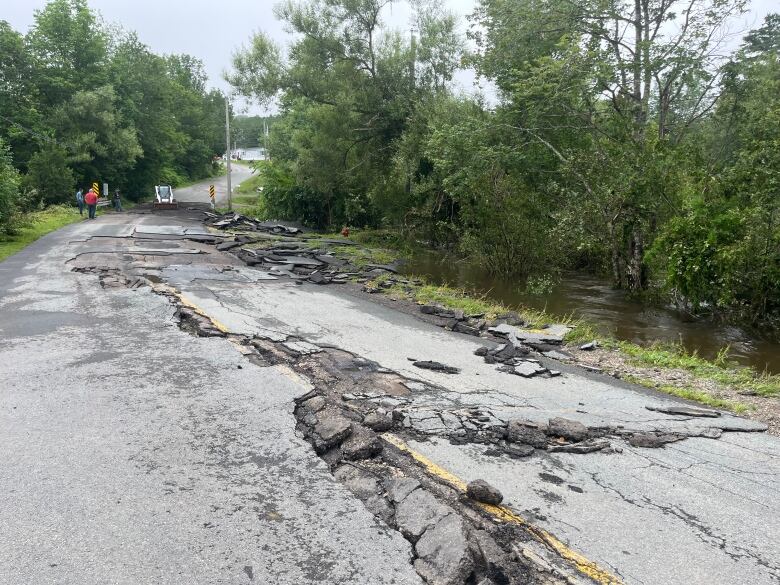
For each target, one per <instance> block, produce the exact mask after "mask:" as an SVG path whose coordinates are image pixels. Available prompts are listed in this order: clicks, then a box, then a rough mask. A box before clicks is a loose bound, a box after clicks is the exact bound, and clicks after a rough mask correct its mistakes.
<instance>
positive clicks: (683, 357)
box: [608, 340, 780, 396]
mask: <svg viewBox="0 0 780 585" xmlns="http://www.w3.org/2000/svg"><path fill="white" fill-rule="evenodd" d="M608 343H610V342H608ZM611 345H612V346H613V347H616V348H617V349H619V350H620V351H621V352H622V353H624V354H625V355H627V356H629V357H630V358H631V359H632V361H633V362H634V363H636V364H637V365H649V366H653V367H657V368H664V369H678V370H684V371H686V372H689V373H690V374H691V375H693V376H695V377H696V378H700V379H703V380H711V381H713V382H716V383H718V384H721V385H723V386H728V387H731V388H734V389H737V390H740V391H748V392H755V393H756V394H758V395H760V396H778V395H780V375H769V374H765V373H759V372H756V371H755V370H753V369H752V368H744V367H735V366H733V365H731V364H729V362H728V352H727V350H724V351H722V352H721V353H720V354H719V355H718V357H717V358H716V359H715V360H713V361H710V360H707V359H704V358H702V357H700V356H698V355H697V354H696V353H689V352H687V351H686V350H685V348H683V347H682V346H681V345H679V344H668V343H667V344H662V343H654V344H651V345H649V346H646V347H642V346H639V345H636V344H634V343H629V342H626V341H614V340H613V341H611Z"/></svg>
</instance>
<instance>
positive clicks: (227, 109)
mask: <svg viewBox="0 0 780 585" xmlns="http://www.w3.org/2000/svg"><path fill="white" fill-rule="evenodd" d="M225 144H226V145H227V192H228V211H233V185H232V183H231V180H230V102H229V101H228V98H227V96H226V97H225Z"/></svg>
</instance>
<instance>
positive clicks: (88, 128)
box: [0, 0, 225, 242]
mask: <svg viewBox="0 0 780 585" xmlns="http://www.w3.org/2000/svg"><path fill="white" fill-rule="evenodd" d="M0 55H2V58H0V234H1V233H6V234H14V233H28V232H27V231H25V230H28V228H25V227H24V226H25V225H27V224H30V223H32V224H33V225H38V226H39V227H41V226H42V223H41V222H39V221H37V220H35V219H32V220H31V219H30V218H35V217H38V215H36V214H38V211H39V210H41V209H45V208H47V207H50V206H58V205H61V204H70V205H73V204H75V193H76V190H77V189H78V188H82V189H84V190H85V191H86V190H87V189H88V188H89V186H90V185H91V184H92V183H93V182H97V183H101V184H102V183H103V182H107V183H108V184H109V187H110V189H111V191H112V192H113V190H114V189H115V188H118V189H120V190H121V192H122V193H123V199H124V201H125V202H127V203H130V202H131V201H134V200H135V201H137V200H140V199H143V198H148V197H149V196H150V195H151V194H152V193H153V192H154V185H156V184H161V183H164V184H171V185H174V186H183V185H186V184H189V183H191V182H194V181H196V180H198V179H203V178H207V177H209V176H213V175H215V174H218V173H219V172H220V167H221V165H220V161H219V158H218V156H220V155H221V154H222V153H223V152H224V146H225V142H224V126H223V125H224V119H225V114H224V107H225V101H224V99H225V98H224V95H223V94H222V93H221V92H219V91H216V90H210V89H208V88H207V85H206V82H207V80H206V75H205V73H204V68H203V64H202V63H201V62H200V61H199V60H197V59H195V58H193V57H191V56H189V55H180V54H171V55H157V54H155V53H153V52H152V51H151V50H150V49H149V48H148V47H147V46H145V45H144V44H143V43H141V42H140V41H139V39H138V37H137V35H136V34H135V33H134V32H132V31H126V30H124V29H121V28H119V27H117V26H113V25H111V24H110V23H106V22H104V21H103V20H102V18H101V17H100V15H99V14H98V13H97V12H95V11H93V10H92V9H90V7H89V6H88V4H87V1H86V0H50V1H49V2H48V3H47V4H46V5H45V7H44V8H42V9H40V10H36V11H35V12H34V22H33V25H32V26H31V28H30V29H29V31H28V32H27V33H26V34H22V33H20V32H18V31H16V30H14V29H13V28H12V27H11V26H10V25H9V24H8V23H7V22H5V21H2V20H0ZM57 209H59V208H55V209H54V211H52V212H51V213H50V214H48V215H46V214H44V216H45V217H47V218H49V219H47V220H46V221H52V218H53V217H60V215H59V211H58V210H57ZM31 213H32V215H30V214H31ZM12 237H13V238H16V239H15V241H17V242H18V241H21V240H19V239H18V236H12Z"/></svg>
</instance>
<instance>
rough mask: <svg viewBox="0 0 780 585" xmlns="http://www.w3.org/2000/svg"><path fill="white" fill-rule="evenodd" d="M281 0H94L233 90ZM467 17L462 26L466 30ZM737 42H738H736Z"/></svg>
mask: <svg viewBox="0 0 780 585" xmlns="http://www.w3.org/2000/svg"><path fill="white" fill-rule="evenodd" d="M475 1H476V0H444V2H445V4H446V5H447V6H448V7H449V8H450V10H452V11H453V12H455V13H456V14H459V15H462V16H464V17H465V16H466V15H468V14H470V13H471V11H472V10H473V7H474V4H475ZM275 3H276V0H230V2H220V1H218V0H89V4H90V6H91V7H92V8H93V9H96V10H98V11H99V12H100V13H101V14H102V15H103V18H104V19H105V20H106V21H109V22H115V23H119V24H121V25H122V26H123V27H124V28H125V29H127V30H134V31H136V32H137V33H138V36H139V37H140V39H141V40H142V41H143V42H144V43H146V44H147V45H149V47H151V49H152V50H153V51H155V52H157V53H187V54H190V55H193V56H195V57H198V58H199V59H201V60H202V61H203V62H204V64H205V66H206V72H207V74H208V76H209V80H210V82H211V84H212V85H214V86H216V87H219V88H221V89H228V87H227V84H226V83H225V81H224V80H223V79H222V73H223V71H224V70H225V69H227V68H228V67H229V66H230V57H231V55H232V53H233V52H234V51H235V50H236V49H238V48H239V47H240V46H241V45H242V44H243V43H245V42H246V41H247V40H248V39H249V38H250V37H251V35H252V33H253V32H255V31H257V30H263V31H265V32H267V33H268V34H270V35H271V36H272V37H273V38H275V39H277V41H279V42H280V43H284V42H286V40H287V39H288V35H287V34H286V33H285V31H284V29H283V27H282V24H281V23H279V22H278V21H276V20H275V19H274V17H273V14H272V10H271V9H272V7H273V5H274V4H275ZM0 5H1V6H0V20H7V21H8V22H9V23H10V24H11V26H13V27H14V28H15V29H16V30H19V31H21V32H26V31H27V29H28V28H29V26H30V25H31V24H32V22H33V12H34V11H35V10H36V9H40V8H42V7H43V6H45V5H46V0H0ZM773 9H774V10H775V11H779V10H780V8H778V2H777V0H753V2H752V8H751V11H750V13H749V14H748V15H746V16H745V17H744V18H743V19H742V21H740V22H736V23H734V25H733V26H732V29H733V30H746V29H750V28H753V27H755V26H758V25H760V24H761V22H762V21H763V18H764V16H765V15H766V14H767V13H769V12H770V11H772V10H773ZM386 18H387V20H388V21H389V22H390V23H391V24H392V25H393V26H394V27H396V28H400V29H408V28H409V11H408V10H406V9H405V8H404V6H403V3H400V2H399V3H398V4H397V5H395V6H393V7H392V8H391V12H390V13H388V14H387V15H386ZM466 27H467V23H466V22H465V18H464V21H463V25H462V29H463V30H464V31H465V29H466ZM735 44H738V43H737V41H735ZM458 81H459V84H460V86H461V87H462V89H464V90H466V91H474V88H473V75H468V74H466V75H462V76H460V77H459V78H458Z"/></svg>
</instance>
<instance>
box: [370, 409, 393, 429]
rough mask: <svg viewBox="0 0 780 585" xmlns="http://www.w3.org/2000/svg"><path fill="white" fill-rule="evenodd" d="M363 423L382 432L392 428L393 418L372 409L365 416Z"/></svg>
mask: <svg viewBox="0 0 780 585" xmlns="http://www.w3.org/2000/svg"><path fill="white" fill-rule="evenodd" d="M363 424H364V425H366V426H367V427H368V428H370V429H372V430H374V431H376V432H378V433H382V432H384V431H389V430H390V429H392V428H393V419H392V418H391V417H389V416H387V414H380V413H379V412H378V411H374V412H370V413H369V414H367V415H366V416H365V418H364V419H363Z"/></svg>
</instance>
